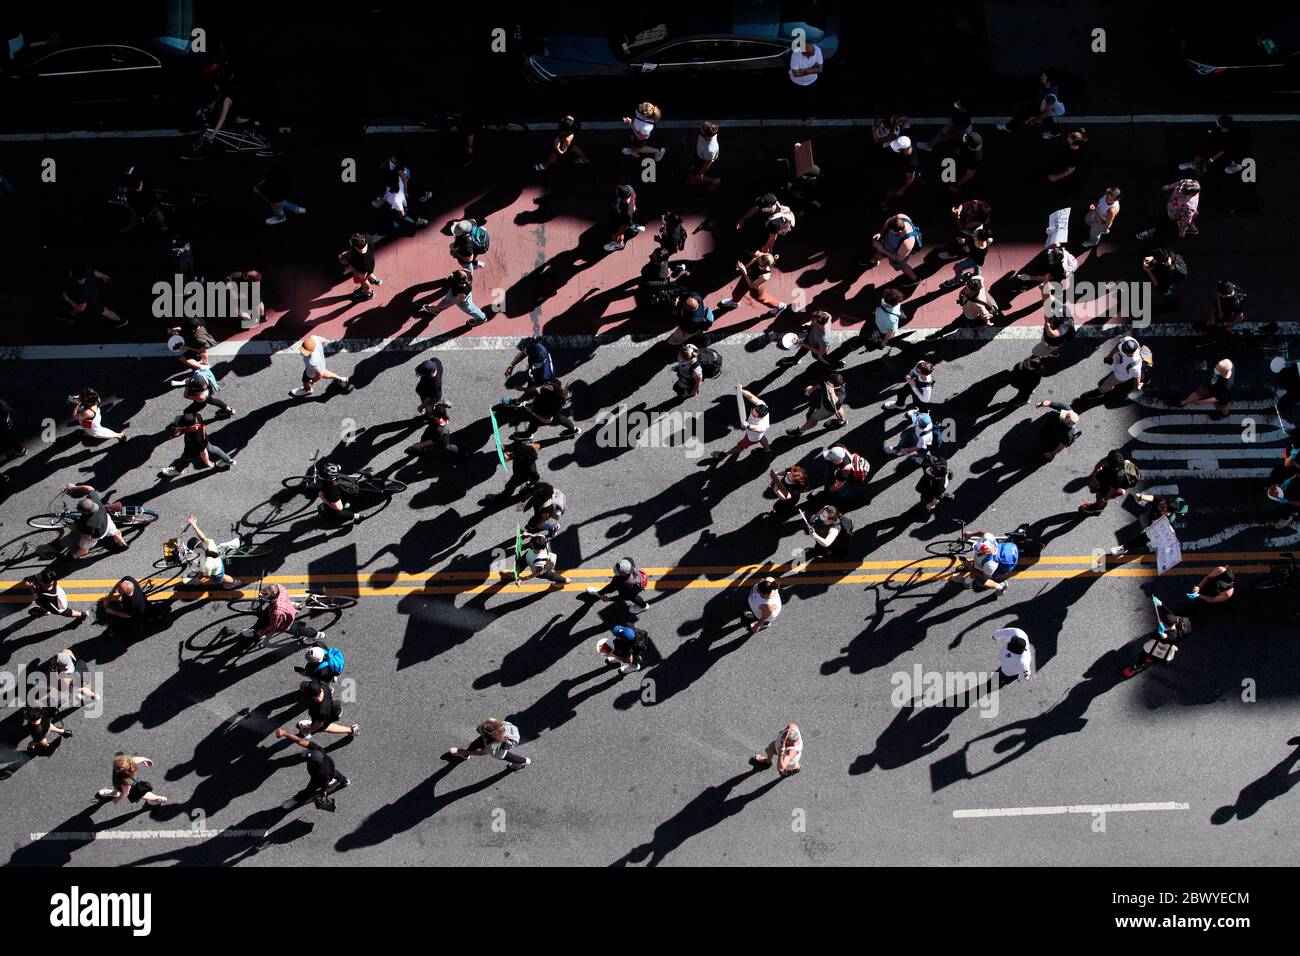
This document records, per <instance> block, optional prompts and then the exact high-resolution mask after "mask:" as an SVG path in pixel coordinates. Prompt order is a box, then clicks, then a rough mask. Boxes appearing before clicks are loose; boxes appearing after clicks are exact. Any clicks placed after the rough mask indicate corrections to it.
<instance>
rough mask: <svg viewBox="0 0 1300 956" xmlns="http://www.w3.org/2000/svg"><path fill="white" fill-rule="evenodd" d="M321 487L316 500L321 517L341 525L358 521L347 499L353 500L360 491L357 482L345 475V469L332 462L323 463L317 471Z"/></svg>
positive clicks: (318, 488)
mask: <svg viewBox="0 0 1300 956" xmlns="http://www.w3.org/2000/svg"><path fill="white" fill-rule="evenodd" d="M317 475H318V477H319V485H318V487H317V490H316V500H317V501H319V502H320V504H319V505H318V506H317V509H316V510H317V511H318V512H319V513H320V515H321V517H323V518H327V519H330V520H332V521H335V522H338V523H340V524H347V523H351V522H353V521H356V520H357V513H356V512H355V511H353V510H352V509H351V508H349V507H348V502H347V498H345V497H344V496H345V495H349V496H351V497H353V498H355V497H356V496H357V494H358V493H359V492H360V489H359V488H358V487H357V484H356V482H355V481H353V480H352V479H351V478H347V477H345V476H344V475H343V469H341V468H340V467H339V466H338V465H335V464H333V463H332V462H328V461H327V462H323V463H322V464H321V465H320V467H319V468H318V469H317Z"/></svg>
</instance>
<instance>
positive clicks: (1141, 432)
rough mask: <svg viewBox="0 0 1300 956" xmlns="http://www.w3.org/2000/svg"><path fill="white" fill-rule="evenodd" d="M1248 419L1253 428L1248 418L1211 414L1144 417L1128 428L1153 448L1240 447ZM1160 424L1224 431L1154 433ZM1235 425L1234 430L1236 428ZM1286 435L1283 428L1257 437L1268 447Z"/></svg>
mask: <svg viewBox="0 0 1300 956" xmlns="http://www.w3.org/2000/svg"><path fill="white" fill-rule="evenodd" d="M1247 420H1249V421H1250V422H1251V423H1252V426H1253V425H1254V424H1255V419H1254V418H1251V417H1250V416H1249V415H1229V416H1227V417H1226V418H1211V417H1210V416H1209V415H1200V414H1193V415H1152V416H1150V417H1149V418H1141V419H1138V420H1137V421H1136V422H1134V423H1133V424H1132V425H1130V426H1129V429H1128V433H1129V434H1130V435H1131V436H1133V437H1134V438H1138V439H1141V440H1142V441H1144V442H1147V443H1149V444H1152V445H1173V444H1179V445H1197V444H1203V445H1239V444H1241V442H1242V434H1243V432H1242V426H1243V425H1244V424H1245V422H1246V421H1247ZM1161 425H1202V426H1204V425H1209V426H1215V425H1218V426H1220V427H1221V428H1222V429H1223V431H1219V432H1200V433H1195V434H1190V435H1189V434H1185V433H1182V432H1153V431H1152V430H1153V429H1155V428H1158V427H1160V426H1161ZM1234 426H1235V427H1234ZM1284 438H1286V432H1284V431H1282V430H1281V429H1280V428H1275V429H1273V430H1272V431H1260V432H1257V433H1256V434H1255V441H1256V442H1258V443H1259V444H1261V445H1266V444H1268V443H1269V442H1273V441H1282V440H1283V439H1284Z"/></svg>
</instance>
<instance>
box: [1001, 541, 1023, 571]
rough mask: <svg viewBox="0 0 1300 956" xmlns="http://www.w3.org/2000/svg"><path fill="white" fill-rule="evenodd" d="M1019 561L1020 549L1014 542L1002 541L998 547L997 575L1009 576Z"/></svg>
mask: <svg viewBox="0 0 1300 956" xmlns="http://www.w3.org/2000/svg"><path fill="white" fill-rule="evenodd" d="M1019 560H1020V549H1019V548H1018V547H1016V544H1015V542H1014V541H1003V542H1002V543H1001V544H999V545H998V574H1010V573H1011V572H1012V571H1014V570H1015V569H1016V562H1017V561H1019Z"/></svg>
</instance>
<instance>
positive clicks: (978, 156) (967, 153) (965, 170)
mask: <svg viewBox="0 0 1300 956" xmlns="http://www.w3.org/2000/svg"><path fill="white" fill-rule="evenodd" d="M983 148H984V137H982V136H980V134H979V133H976V132H974V131H971V132H969V133H967V134H966V135H965V136H963V137H962V138H961V148H960V149H958V150H957V157H956V158H957V178H956V179H955V180H954V181H953V182H952V183H950V184H949V185H948V192H950V193H962V192H964V191H966V192H972V191H974V189H975V186H974V180H975V176H976V175H977V174H978V173H979V171H980V165H981V164H982V161H983V152H982V151H983Z"/></svg>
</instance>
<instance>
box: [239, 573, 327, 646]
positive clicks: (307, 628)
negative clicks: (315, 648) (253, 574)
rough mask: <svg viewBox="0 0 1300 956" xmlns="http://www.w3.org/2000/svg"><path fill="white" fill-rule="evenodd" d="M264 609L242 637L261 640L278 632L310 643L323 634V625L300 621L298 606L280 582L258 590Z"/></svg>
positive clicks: (245, 629)
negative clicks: (313, 625)
mask: <svg viewBox="0 0 1300 956" xmlns="http://www.w3.org/2000/svg"><path fill="white" fill-rule="evenodd" d="M258 597H259V598H260V599H261V601H262V609H261V610H260V611H258V613H257V623H255V624H254V625H253V626H252V627H246V628H244V629H243V630H242V631H240V632H239V636H240V637H252V638H256V639H257V640H259V641H261V640H264V639H266V638H268V637H272V636H273V635H276V634H288V635H289V636H290V637H296V638H297V639H298V640H300V641H302V642H303V643H304V644H310V643H311V642H312V641H314V640H316V638H317V637H319V636H320V635H321V634H324V633H325V628H323V627H312V625H310V624H308V623H307V622H306V621H299V620H298V619H297V618H298V608H297V607H296V606H294V603H293V601H292V599H290V597H289V592H288V591H287V590H285V589H284V588H283V587H281V586H280V585H278V584H267V585H265V586H264V587H262V589H261V590H260V591H259V592H258Z"/></svg>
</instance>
